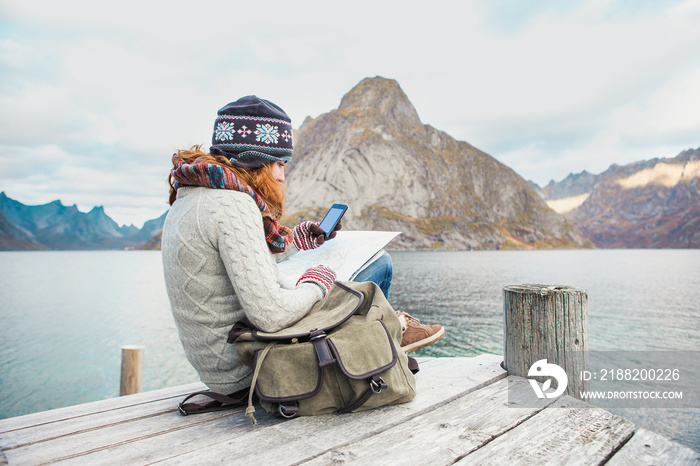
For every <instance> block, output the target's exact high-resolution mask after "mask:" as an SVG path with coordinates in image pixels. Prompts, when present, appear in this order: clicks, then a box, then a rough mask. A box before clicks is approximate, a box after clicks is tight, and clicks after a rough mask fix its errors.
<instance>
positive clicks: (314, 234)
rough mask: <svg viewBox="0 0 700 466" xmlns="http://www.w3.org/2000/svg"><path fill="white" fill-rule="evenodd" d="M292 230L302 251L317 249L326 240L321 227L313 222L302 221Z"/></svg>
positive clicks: (296, 243)
mask: <svg viewBox="0 0 700 466" xmlns="http://www.w3.org/2000/svg"><path fill="white" fill-rule="evenodd" d="M292 231H293V232H294V245H295V246H296V247H297V248H299V250H300V251H307V250H309V249H316V248H317V247H319V246H320V245H322V244H323V243H324V242H325V241H326V237H325V235H324V234H323V230H322V229H321V227H320V226H318V224H316V223H313V222H304V223H300V224H299V225H297V226H295V227H294V229H293V230H292Z"/></svg>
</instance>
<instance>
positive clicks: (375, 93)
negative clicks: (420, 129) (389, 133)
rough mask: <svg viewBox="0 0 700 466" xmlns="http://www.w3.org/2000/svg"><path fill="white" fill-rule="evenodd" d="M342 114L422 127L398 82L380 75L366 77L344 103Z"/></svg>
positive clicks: (341, 105) (342, 104)
mask: <svg viewBox="0 0 700 466" xmlns="http://www.w3.org/2000/svg"><path fill="white" fill-rule="evenodd" d="M338 111H339V112H340V113H342V114H350V113H355V114H362V115H365V116H371V117H373V118H380V119H387V120H389V121H400V122H401V123H402V124H404V125H406V124H408V125H409V126H417V125H420V124H421V122H420V118H418V113H417V112H416V109H415V108H414V107H413V105H412V104H411V102H410V100H408V97H407V96H406V94H405V93H404V92H403V90H402V89H401V86H399V83H398V82H396V80H394V79H386V78H382V77H380V76H376V77H374V78H365V79H363V80H362V81H360V83H359V84H357V85H356V86H355V87H354V88H352V89H351V90H350V92H348V93H347V94H345V96H343V99H342V100H341V102H340V107H338Z"/></svg>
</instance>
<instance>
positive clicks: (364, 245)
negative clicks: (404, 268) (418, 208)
mask: <svg viewBox="0 0 700 466" xmlns="http://www.w3.org/2000/svg"><path fill="white" fill-rule="evenodd" d="M400 234H401V233H400V232H398V231H339V232H338V234H337V236H336V237H335V238H333V239H332V240H330V241H326V242H325V243H323V245H322V246H321V247H319V248H317V249H311V250H309V251H299V252H298V253H296V254H294V255H293V256H292V257H290V258H289V259H287V260H285V261H283V262H280V263H278V264H277V268H278V269H279V283H280V285H282V287H283V288H287V289H292V288H294V287H295V286H296V282H297V281H298V280H299V278H301V276H302V275H303V274H304V272H306V271H307V270H308V269H309V268H311V267H315V266H317V265H325V266H326V267H329V268H331V269H332V270H333V271H334V272H335V274H336V280H339V281H347V280H350V279H351V278H352V277H353V275H354V274H355V272H357V271H359V269H360V268H362V266H363V265H364V264H365V263H367V262H368V261H370V259H374V256H375V255H376V254H377V252H378V251H380V250H381V249H382V248H383V247H384V246H386V245H387V244H388V243H389V241H391V240H392V239H394V238H395V237H396V236H398V235H400Z"/></svg>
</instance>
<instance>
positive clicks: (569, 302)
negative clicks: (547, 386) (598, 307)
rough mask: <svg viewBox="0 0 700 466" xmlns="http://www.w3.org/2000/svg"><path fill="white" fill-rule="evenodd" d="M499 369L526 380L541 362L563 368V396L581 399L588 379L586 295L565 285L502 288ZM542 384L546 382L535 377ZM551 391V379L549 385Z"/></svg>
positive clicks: (584, 292) (554, 384) (553, 386)
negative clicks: (584, 373)
mask: <svg viewBox="0 0 700 466" xmlns="http://www.w3.org/2000/svg"><path fill="white" fill-rule="evenodd" d="M503 310H504V327H503V332H504V338H503V359H504V361H503V362H504V368H505V370H506V371H508V374H509V375H516V376H520V377H528V371H529V370H530V367H531V366H532V365H533V364H534V363H535V362H536V361H540V360H542V359H546V360H547V363H548V364H556V365H558V366H560V367H561V368H562V369H564V372H566V375H567V378H568V384H567V390H566V392H564V393H565V394H568V395H571V396H573V397H575V398H580V395H579V392H580V391H587V390H588V387H589V382H588V381H583V380H581V374H582V371H586V370H588V354H587V351H588V342H587V336H586V333H587V327H588V293H587V292H586V290H582V289H578V288H573V287H569V286H546V285H511V286H506V287H505V288H504V289H503ZM537 380H539V381H540V382H544V381H545V380H546V379H545V378H538V379H537ZM552 388H557V387H556V380H554V383H553V385H552Z"/></svg>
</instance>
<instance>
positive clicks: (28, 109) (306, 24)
mask: <svg viewBox="0 0 700 466" xmlns="http://www.w3.org/2000/svg"><path fill="white" fill-rule="evenodd" d="M699 24H700V0H687V1H681V0H677V1H663V0H582V1H558V0H552V1H544V0H541V1H540V0H533V1H520V0H497V1H494V0H488V1H487V0H482V1H476V0H475V1H471V0H455V1H441V0H436V1H435V2H430V3H428V2H417V1H411V0H403V1H382V0H373V1H365V0H355V1H352V2H332V1H331V2H329V1H323V2H322V1H303V0H299V1H294V2H292V1H278V0H267V1H263V2H257V3H255V2H238V1H235V0H227V1H218V0H197V1H196V2H165V1H162V0H152V1H151V0H135V1H132V0H120V1H118V2H98V1H95V0H61V1H55V0H0V164H1V167H2V168H1V169H0V191H5V192H6V194H7V195H8V196H10V197H11V198H13V199H16V200H19V201H20V202H23V203H24V204H29V205H37V204H43V203H46V202H50V201H53V200H55V199H60V200H61V201H63V203H64V204H66V205H71V204H77V205H78V207H79V208H80V209H81V210H83V211H86V210H89V209H90V208H92V207H93V206H96V205H102V206H104V207H105V211H106V212H107V214H108V215H110V216H111V217H112V218H114V219H115V220H116V221H117V222H118V223H120V224H131V223H134V224H136V225H137V226H139V227H140V226H141V225H142V224H143V222H144V221H145V220H147V219H150V218H154V217H157V216H159V215H160V214H162V213H163V212H164V211H165V210H166V208H167V206H166V204H165V199H166V197H167V185H166V181H165V180H166V177H167V173H168V170H169V166H170V155H171V154H172V153H173V151H174V150H176V149H177V148H184V147H189V146H190V145H192V144H198V143H204V144H205V145H206V146H208V144H209V142H210V140H211V130H212V127H213V119H214V116H215V114H216V110H217V109H218V108H220V107H222V106H223V105H224V104H226V103H227V102H230V101H232V100H235V99H236V98H238V97H240V96H243V95H247V94H257V95H259V96H261V97H264V98H267V99H269V100H272V101H273V102H275V103H277V104H278V105H280V106H281V107H282V108H284V109H285V110H286V111H287V113H288V114H289V115H290V116H291V117H292V120H293V121H292V123H293V125H294V127H299V125H300V124H301V122H302V121H303V119H304V118H305V117H306V116H307V115H308V116H312V117H316V116H318V115H320V114H322V113H326V112H328V111H330V110H332V109H334V108H337V107H338V105H339V103H340V100H341V98H342V96H343V95H344V94H345V93H346V92H348V91H349V90H350V89H351V88H352V87H353V86H354V85H356V84H357V83H358V82H359V81H360V80H362V79H363V78H365V77H369V76H383V77H387V78H393V79H396V80H397V81H398V82H399V84H400V85H401V87H402V88H403V90H404V92H406V94H407V95H408V97H409V99H410V100H411V102H412V103H413V105H414V106H415V107H416V109H417V111H418V114H419V116H420V117H421V120H422V121H423V123H426V124H430V125H432V126H434V127H435V128H438V129H440V130H443V131H446V132H447V133H449V134H450V135H452V136H453V137H455V138H456V139H460V140H464V141H467V142H469V143H470V144H472V145H474V146H476V147H478V148H479V149H481V150H483V151H485V152H487V153H488V154H490V155H492V156H493V157H495V158H496V159H498V160H500V161H501V162H503V163H505V164H506V165H508V166H509V167H511V168H513V169H514V170H515V171H516V172H518V173H519V174H520V175H521V176H523V177H524V178H526V179H529V180H533V181H535V182H536V183H538V184H540V185H544V184H546V183H547V182H548V181H549V180H551V179H554V180H557V181H558V180H561V179H563V178H564V177H565V176H566V175H568V174H569V173H571V172H574V173H577V172H580V171H582V170H588V171H589V172H592V173H600V172H602V171H604V170H605V169H606V168H608V167H609V166H610V165H611V164H613V163H617V164H626V163H630V162H633V161H637V160H645V159H650V158H654V157H674V156H676V155H677V154H678V153H679V152H680V151H682V150H685V149H689V148H698V147H700V27H699V26H698V25H699Z"/></svg>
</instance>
